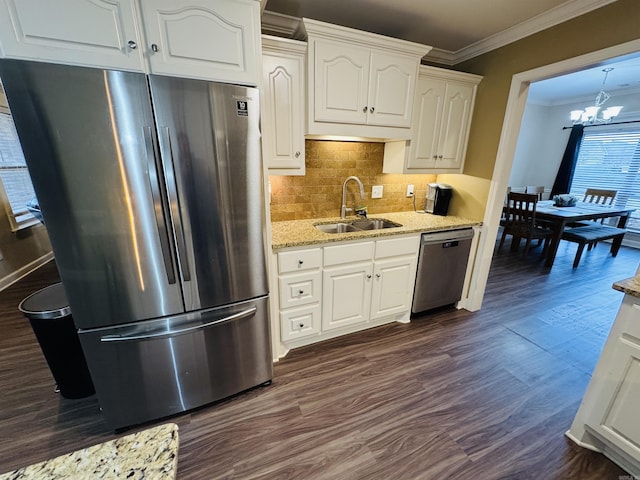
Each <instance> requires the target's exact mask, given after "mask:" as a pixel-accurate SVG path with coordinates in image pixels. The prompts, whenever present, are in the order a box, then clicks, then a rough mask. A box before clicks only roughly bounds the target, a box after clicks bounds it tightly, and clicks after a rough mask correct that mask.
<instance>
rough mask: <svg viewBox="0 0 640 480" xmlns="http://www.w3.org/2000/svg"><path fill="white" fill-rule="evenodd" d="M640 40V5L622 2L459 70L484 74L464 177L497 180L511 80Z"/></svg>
mask: <svg viewBox="0 0 640 480" xmlns="http://www.w3.org/2000/svg"><path fill="white" fill-rule="evenodd" d="M638 38H640V1H639V0H618V1H617V2H614V3H612V4H610V5H607V6H605V7H603V8H600V9H598V10H594V11H593V12H590V13H588V14H586V15H582V16H580V17H578V18H575V19H573V20H570V21H568V22H565V23H562V24H560V25H557V26H555V27H552V28H549V29H547V30H544V31H542V32H540V33H537V34H534V35H531V36H529V37H526V38H524V39H522V40H519V41H517V42H514V43H512V44H509V45H506V46H504V47H502V48H499V49H496V50H493V51H491V52H489V53H486V54H484V55H481V56H478V57H476V58H473V59H471V60H469V61H467V62H463V63H461V64H458V65H456V66H455V69H456V70H460V71H464V72H470V73H475V74H479V75H482V76H483V77H484V78H483V80H482V82H481V83H480V85H479V87H478V94H477V98H476V105H475V110H474V115H473V121H472V124H471V132H470V137H469V145H468V148H467V157H466V162H465V168H464V173H465V174H466V175H470V176H473V177H479V178H485V179H490V178H491V177H492V175H493V168H494V164H495V159H496V154H497V151H498V143H499V141H500V134H501V131H502V121H503V119H504V114H505V108H506V105H507V97H508V95H509V88H510V86H511V77H512V76H513V75H514V74H516V73H520V72H523V71H527V70H532V69H534V68H537V67H541V66H544V65H549V64H552V63H555V62H559V61H562V60H566V59H569V58H573V57H576V56H579V55H583V54H586V53H589V52H593V51H596V50H601V49H603V48H607V47H611V46H614V45H618V44H621V43H625V42H628V41H631V40H635V39H638Z"/></svg>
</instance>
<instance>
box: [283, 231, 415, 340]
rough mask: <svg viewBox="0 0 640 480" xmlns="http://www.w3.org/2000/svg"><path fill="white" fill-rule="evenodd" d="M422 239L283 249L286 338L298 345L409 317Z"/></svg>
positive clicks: (395, 238)
mask: <svg viewBox="0 0 640 480" xmlns="http://www.w3.org/2000/svg"><path fill="white" fill-rule="evenodd" d="M419 240H420V236H419V235H405V236H399V237H386V238H383V239H375V240H368V241H352V242H340V243H332V244H325V245H324V246H322V247H321V248H318V247H314V248H308V249H304V248H303V249H295V250H290V251H289V250H285V251H281V252H279V253H278V265H279V279H278V288H279V293H278V298H279V306H280V332H281V340H282V342H283V343H284V344H285V345H286V346H287V347H289V348H294V347H298V346H302V345H307V344H310V343H314V342H317V341H320V340H325V339H328V338H333V337H336V336H339V335H343V334H347V333H352V332H356V331H358V330H363V329H365V328H370V327H373V326H377V325H382V324H384V323H389V322H393V321H408V320H409V316H410V313H411V300H412V297H413V287H414V284H415V275H416V266H417V257H418V249H419ZM318 253H319V254H320V256H321V258H320V264H321V268H318V267H317V265H318ZM311 258H313V259H314V260H313V261H311V260H310V259H311ZM299 261H302V262H303V263H302V264H299V263H298V262H299ZM307 267H308V268H307ZM320 278H321V281H320ZM320 284H321V286H320Z"/></svg>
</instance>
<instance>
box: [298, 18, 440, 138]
mask: <svg viewBox="0 0 640 480" xmlns="http://www.w3.org/2000/svg"><path fill="white" fill-rule="evenodd" d="M303 27H304V29H305V31H306V34H307V38H308V61H307V65H308V76H309V79H308V81H309V87H308V92H309V93H308V96H309V112H308V117H307V118H308V125H307V130H308V131H307V133H308V134H310V135H339V136H363V137H373V138H410V128H409V127H410V125H411V110H412V107H413V98H414V91H415V85H416V80H417V76H418V66H419V64H420V59H421V58H422V57H423V56H424V55H425V54H426V53H427V52H428V51H429V50H430V49H431V47H427V46H425V45H420V44H416V43H411V42H406V41H403V40H397V39H393V38H389V37H384V36H382V35H376V34H372V33H367V32H361V31H358V30H353V29H349V28H345V27H339V26H336V25H330V24H326V23H322V22H317V21H314V20H309V19H306V18H305V19H303Z"/></svg>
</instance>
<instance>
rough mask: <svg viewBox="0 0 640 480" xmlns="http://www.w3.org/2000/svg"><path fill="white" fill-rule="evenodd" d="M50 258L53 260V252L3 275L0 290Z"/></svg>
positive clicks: (0, 280)
mask: <svg viewBox="0 0 640 480" xmlns="http://www.w3.org/2000/svg"><path fill="white" fill-rule="evenodd" d="M51 260H53V252H49V253H45V254H44V255H42V256H41V257H40V258H36V259H35V260H34V261H33V262H30V263H27V264H26V265H24V266H23V267H22V268H19V269H18V270H16V271H14V272H11V273H10V274H9V275H6V276H4V277H3V278H1V279H0V292H1V291H2V290H4V289H5V288H7V287H9V286H11V285H13V284H14V283H16V282H17V281H18V280H20V279H21V278H24V277H26V276H27V275H29V274H30V273H31V272H34V271H36V270H37V269H38V268H40V267H41V266H42V265H44V264H45V263H47V262H49V261H51Z"/></svg>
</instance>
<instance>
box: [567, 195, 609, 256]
mask: <svg viewBox="0 0 640 480" xmlns="http://www.w3.org/2000/svg"><path fill="white" fill-rule="evenodd" d="M617 193H618V191H617V190H606V189H603V188H587V189H586V190H585V192H584V197H583V198H582V201H583V202H585V203H599V204H602V205H613V200H614V199H615V198H616V194H617ZM600 223H604V219H601V220H600V221H599V222H597V221H594V220H584V221H582V222H573V223H570V224H569V225H568V226H569V227H572V228H575V227H588V226H590V225H593V224H600ZM591 247H592V245H589V250H591Z"/></svg>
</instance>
